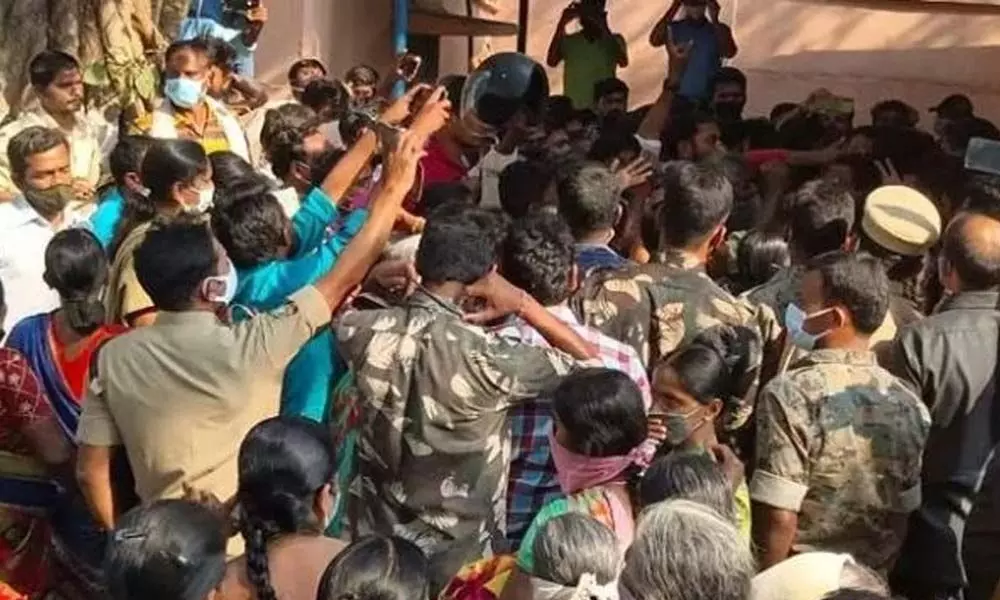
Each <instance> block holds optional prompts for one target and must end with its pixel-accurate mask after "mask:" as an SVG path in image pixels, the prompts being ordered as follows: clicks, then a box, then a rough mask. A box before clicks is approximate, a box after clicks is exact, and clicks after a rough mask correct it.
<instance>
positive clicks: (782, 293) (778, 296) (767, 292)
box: [740, 267, 803, 327]
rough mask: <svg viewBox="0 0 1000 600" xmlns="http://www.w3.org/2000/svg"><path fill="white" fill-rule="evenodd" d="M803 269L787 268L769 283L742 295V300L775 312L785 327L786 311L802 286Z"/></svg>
mask: <svg viewBox="0 0 1000 600" xmlns="http://www.w3.org/2000/svg"><path fill="white" fill-rule="evenodd" d="M802 275H803V270H802V268H801V267H787V268H784V269H782V270H780V271H778V272H777V273H775V275H774V277H772V278H771V279H770V281H768V282H767V283H764V284H761V285H758V286H757V287H755V288H753V289H752V290H748V291H746V292H744V293H743V294H742V295H740V299H741V300H745V301H747V302H749V303H750V304H754V305H764V306H768V307H770V308H771V310H773V311H774V314H775V316H777V318H778V322H779V323H781V326H782V327H784V326H785V310H786V309H787V308H788V305H789V304H791V303H793V302H795V299H796V298H797V297H798V294H799V287H800V285H801V284H802V281H801V280H802Z"/></svg>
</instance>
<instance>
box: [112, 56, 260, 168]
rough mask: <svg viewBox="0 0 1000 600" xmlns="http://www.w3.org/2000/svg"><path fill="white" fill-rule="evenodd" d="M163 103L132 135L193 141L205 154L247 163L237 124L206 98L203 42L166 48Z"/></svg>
mask: <svg viewBox="0 0 1000 600" xmlns="http://www.w3.org/2000/svg"><path fill="white" fill-rule="evenodd" d="M165 60H166V69H165V73H164V83H163V95H164V100H163V102H162V103H161V104H160V106H158V107H157V108H156V109H155V110H154V111H153V112H151V113H147V114H146V115H144V116H142V117H140V118H139V119H138V120H137V121H136V122H135V123H133V125H132V128H131V129H132V131H131V133H133V134H142V135H148V136H150V137H154V138H161V139H186V140H193V141H196V142H198V143H200V144H201V145H202V147H203V148H205V153H206V154H211V153H213V152H219V151H222V150H228V151H230V152H233V153H235V154H237V155H239V156H240V157H241V158H243V159H244V160H247V161H249V160H250V150H249V147H248V145H247V139H246V134H245V133H244V131H243V127H242V126H241V125H240V122H239V121H238V120H237V119H236V117H234V116H233V115H232V113H230V111H229V109H227V108H226V107H225V106H224V105H223V104H222V103H221V102H219V101H217V100H215V99H213V98H211V97H209V96H208V93H207V90H208V77H209V70H210V67H211V61H210V60H209V49H208V46H207V44H206V43H205V42H204V41H203V40H199V39H194V40H186V41H183V42H174V43H173V44H171V45H170V47H169V48H167V52H166V59H165Z"/></svg>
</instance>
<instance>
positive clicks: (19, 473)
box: [0, 348, 59, 597]
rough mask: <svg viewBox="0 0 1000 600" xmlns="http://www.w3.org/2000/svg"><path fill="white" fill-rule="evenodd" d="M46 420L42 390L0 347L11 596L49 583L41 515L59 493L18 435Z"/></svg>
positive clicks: (5, 576)
mask: <svg viewBox="0 0 1000 600" xmlns="http://www.w3.org/2000/svg"><path fill="white" fill-rule="evenodd" d="M50 418H52V415H51V410H50V408H49V406H48V404H47V402H46V401H45V399H44V397H43V392H42V389H41V386H40V385H39V383H38V381H37V379H36V378H35V377H34V375H33V374H32V372H31V368H30V367H29V366H28V364H27V362H26V361H25V360H24V357H22V356H21V355H20V354H19V353H17V352H16V351H15V350H12V349H10V348H0V581H2V582H4V583H6V584H7V586H8V590H9V591H10V593H11V594H12V595H22V596H26V597H27V596H35V595H38V594H41V593H43V592H45V591H46V590H48V589H49V587H50V583H51V580H52V576H51V562H52V552H51V548H50V545H49V526H48V523H47V521H46V518H45V517H46V514H47V511H48V509H49V507H50V506H51V505H52V504H53V503H54V502H55V500H56V498H57V497H58V494H59V489H58V487H57V486H56V485H55V484H54V483H53V482H52V481H51V480H50V478H49V475H48V472H47V470H46V468H45V465H43V464H42V463H41V462H40V461H38V460H36V459H35V458H34V456H32V451H31V447H30V445H29V443H28V440H27V439H25V438H24V436H23V435H22V433H21V432H22V431H23V430H24V429H25V427H28V426H31V425H32V424H34V423H37V422H39V421H42V420H44V419H50Z"/></svg>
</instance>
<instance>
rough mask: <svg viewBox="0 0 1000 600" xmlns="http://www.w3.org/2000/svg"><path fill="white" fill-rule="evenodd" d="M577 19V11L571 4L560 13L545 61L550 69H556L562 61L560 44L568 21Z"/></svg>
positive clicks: (564, 35) (564, 36) (564, 37)
mask: <svg viewBox="0 0 1000 600" xmlns="http://www.w3.org/2000/svg"><path fill="white" fill-rule="evenodd" d="M576 17H577V10H576V8H575V7H574V6H573V5H572V4H571V5H570V6H568V7H566V10H564V11H563V12H562V16H560V17H559V23H558V24H557V25H556V30H555V32H554V33H553V34H552V41H551V42H549V52H548V55H547V57H546V59H545V62H547V63H548V65H549V66H550V67H553V68H555V67H558V66H559V63H561V62H562V61H563V58H565V57H564V56H563V49H562V43H563V40H564V39H566V26H567V25H569V23H570V21H572V20H573V19H575V18H576Z"/></svg>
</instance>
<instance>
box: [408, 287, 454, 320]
mask: <svg viewBox="0 0 1000 600" xmlns="http://www.w3.org/2000/svg"><path fill="white" fill-rule="evenodd" d="M406 305H407V306H409V307H414V308H423V309H425V310H429V311H431V312H435V313H439V314H446V315H452V316H455V317H459V318H461V317H462V309H460V308H459V307H458V305H457V304H455V303H454V302H452V301H451V300H448V299H447V298H442V297H441V296H438V295H436V294H432V293H430V292H429V291H427V289H426V288H423V287H421V288H419V289H417V291H415V292H413V295H412V296H410V298H409V300H407V302H406Z"/></svg>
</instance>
